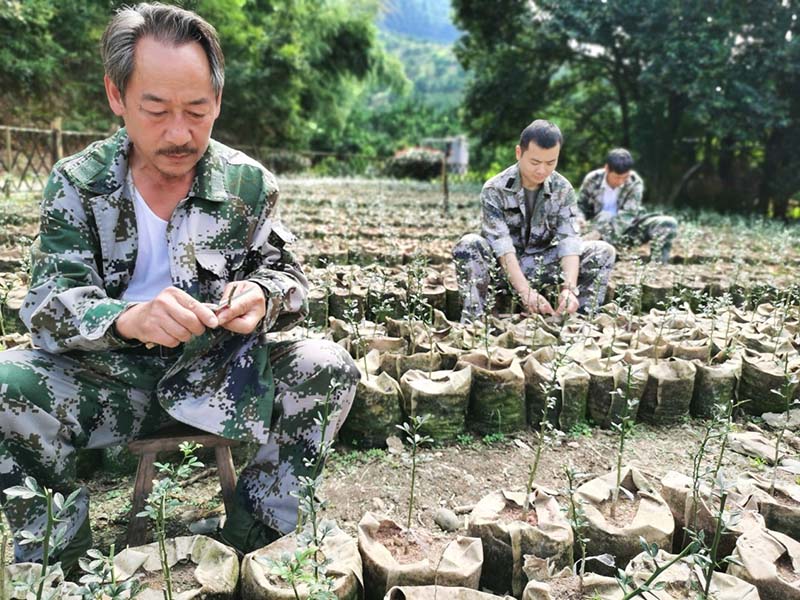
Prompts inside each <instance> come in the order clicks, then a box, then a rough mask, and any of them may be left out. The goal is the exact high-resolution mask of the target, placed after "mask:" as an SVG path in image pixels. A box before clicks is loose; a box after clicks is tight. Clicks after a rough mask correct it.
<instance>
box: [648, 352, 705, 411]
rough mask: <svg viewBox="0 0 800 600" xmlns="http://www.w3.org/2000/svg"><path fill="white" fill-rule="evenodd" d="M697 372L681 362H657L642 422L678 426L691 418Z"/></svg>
mask: <svg viewBox="0 0 800 600" xmlns="http://www.w3.org/2000/svg"><path fill="white" fill-rule="evenodd" d="M696 372H697V368H696V367H695V366H694V365H693V364H692V363H691V362H689V361H686V360H683V359H680V358H670V359H666V360H659V361H658V362H655V361H653V362H652V363H651V365H650V370H649V372H648V377H647V385H646V386H645V389H644V394H642V401H641V403H640V405H639V419H640V420H642V421H645V422H647V423H651V424H653V425H674V424H675V423H679V422H680V421H682V420H683V419H684V417H687V416H688V415H689V407H690V406H691V404H692V394H693V392H694V378H695V374H696Z"/></svg>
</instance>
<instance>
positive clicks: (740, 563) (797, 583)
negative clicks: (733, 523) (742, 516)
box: [728, 529, 800, 600]
mask: <svg viewBox="0 0 800 600" xmlns="http://www.w3.org/2000/svg"><path fill="white" fill-rule="evenodd" d="M733 558H734V559H735V560H736V562H735V563H734V562H732V563H730V564H729V565H728V573H729V574H731V575H734V576H736V577H738V578H739V579H742V580H744V581H748V582H750V583H752V584H753V585H754V586H756V588H757V589H758V593H759V595H760V596H761V600H800V543H799V542H797V541H796V540H794V539H792V538H791V537H789V536H788V535H784V534H782V533H780V532H778V531H772V530H769V529H753V530H751V531H748V532H746V533H744V534H743V535H742V536H741V537H739V539H738V540H737V541H736V550H735V551H734V553H733Z"/></svg>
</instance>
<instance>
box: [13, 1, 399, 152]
mask: <svg viewBox="0 0 800 600" xmlns="http://www.w3.org/2000/svg"><path fill="white" fill-rule="evenodd" d="M122 4H123V2H121V1H117V0H114V1H110V0H105V1H104V0H93V1H79V0H26V1H25V2H22V1H18V0H10V1H6V2H2V3H0V40H2V44H0V107H2V108H3V109H5V114H6V115H7V118H10V119H11V120H12V121H15V122H18V123H22V124H33V123H40V124H41V123H47V122H49V121H50V120H51V119H52V118H53V117H55V116H63V117H65V125H67V126H72V127H81V126H92V127H93V128H107V127H109V126H110V125H111V124H112V123H113V117H112V115H111V114H110V111H109V110H108V108H107V107H106V101H105V97H104V94H103V87H102V75H103V69H102V64H101V61H100V57H99V51H98V43H99V40H100V36H101V34H102V31H103V29H104V28H105V25H106V23H107V22H108V19H109V18H110V16H111V14H112V13H113V11H114V10H115V9H116V8H118V7H119V6H121V5H122ZM182 5H183V6H185V7H186V8H190V9H192V10H195V11H196V12H198V13H199V14H200V15H202V16H203V17H205V18H206V19H207V20H208V21H209V22H211V23H212V24H213V25H214V26H215V27H216V28H217V30H218V32H219V35H220V39H221V42H222V46H223V50H224V52H225V56H226V67H227V68H226V85H225V91H224V106H223V113H222V115H221V117H220V120H219V121H218V123H217V134H218V135H221V136H222V137H223V138H226V139H229V140H232V141H236V142H238V143H257V144H264V145H279V146H293V147H302V146H303V145H304V144H307V143H308V142H309V140H311V139H312V138H313V136H314V135H315V134H316V133H317V132H318V131H320V130H324V129H327V128H335V127H336V126H340V127H341V126H342V123H343V118H344V115H345V114H346V109H347V108H348V99H349V98H350V97H352V93H351V91H352V90H351V87H352V85H353V83H354V82H358V81H360V80H365V79H366V78H367V77H368V76H375V77H385V76H387V74H388V73H390V72H391V65H390V64H388V63H389V62H390V61H387V60H386V56H385V53H384V52H383V49H382V46H381V45H380V44H379V43H378V42H377V27H376V25H375V20H376V17H377V11H378V4H377V1H376V0H356V1H355V2H351V1H347V0H315V1H311V0H186V1H185V2H183V3H182ZM4 120H5V119H4Z"/></svg>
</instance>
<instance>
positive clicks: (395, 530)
mask: <svg viewBox="0 0 800 600" xmlns="http://www.w3.org/2000/svg"><path fill="white" fill-rule="evenodd" d="M358 547H359V551H360V552H361V556H362V559H363V564H364V590H365V597H366V599H367V600H377V599H380V598H383V596H384V594H385V593H386V592H387V591H388V590H389V589H390V588H392V587H394V586H405V585H437V586H448V587H449V586H453V587H465V588H470V589H477V587H478V582H479V580H480V576H481V568H482V567H483V548H482V546H481V542H480V540H479V539H476V538H470V537H463V536H453V535H452V534H432V533H430V532H427V531H422V530H413V529H412V530H408V529H405V528H404V527H402V526H400V525H399V524H398V523H396V522H395V521H393V520H391V519H389V518H386V517H380V516H378V515H375V514H373V513H370V512H368V513H366V514H365V515H364V517H363V518H362V519H361V521H360V522H359V524H358Z"/></svg>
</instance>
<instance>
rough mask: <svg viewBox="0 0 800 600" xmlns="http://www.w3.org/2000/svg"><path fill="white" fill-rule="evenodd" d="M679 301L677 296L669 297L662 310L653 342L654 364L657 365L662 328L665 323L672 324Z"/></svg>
mask: <svg viewBox="0 0 800 600" xmlns="http://www.w3.org/2000/svg"><path fill="white" fill-rule="evenodd" d="M680 301H681V299H680V298H679V297H678V296H670V297H669V302H668V304H667V306H666V307H665V309H664V315H663V316H662V317H661V319H660V320H659V324H658V335H657V336H656V339H655V340H654V341H653V362H654V363H655V364H658V343H659V342H660V341H661V340H662V339H663V337H662V336H663V334H664V327H666V325H667V322H669V323H672V321H673V320H674V319H675V310H676V307H677V306H678V303H679V302H680Z"/></svg>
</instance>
